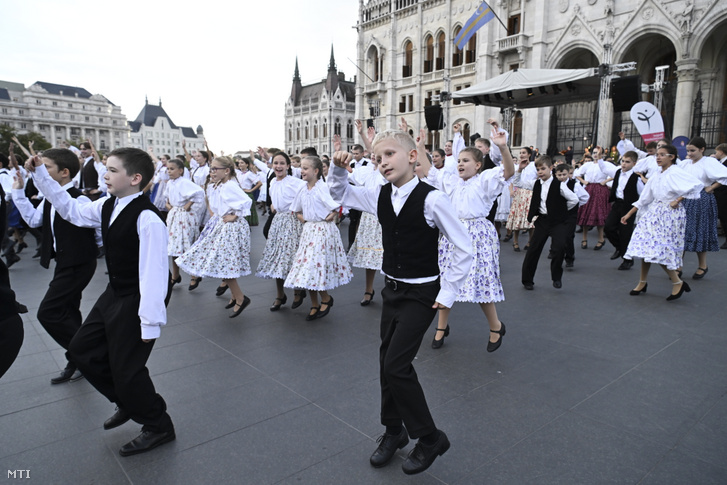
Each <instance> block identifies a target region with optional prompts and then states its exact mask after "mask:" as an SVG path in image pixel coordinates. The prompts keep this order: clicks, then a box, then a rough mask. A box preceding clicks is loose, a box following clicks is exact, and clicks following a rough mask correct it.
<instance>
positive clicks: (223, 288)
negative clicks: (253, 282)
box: [215, 285, 229, 296]
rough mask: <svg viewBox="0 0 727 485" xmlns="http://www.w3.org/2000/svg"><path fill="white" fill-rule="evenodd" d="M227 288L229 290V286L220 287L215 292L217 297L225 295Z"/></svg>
mask: <svg viewBox="0 0 727 485" xmlns="http://www.w3.org/2000/svg"><path fill="white" fill-rule="evenodd" d="M227 288H229V286H222V285H220V286H218V287H217V290H216V291H215V295H217V296H222V295H224V294H225V292H226V291H227Z"/></svg>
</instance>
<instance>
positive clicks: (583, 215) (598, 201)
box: [578, 183, 611, 226]
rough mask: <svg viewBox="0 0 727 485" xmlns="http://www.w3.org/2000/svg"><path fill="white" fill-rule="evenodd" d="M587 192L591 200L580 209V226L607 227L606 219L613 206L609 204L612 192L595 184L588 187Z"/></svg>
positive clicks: (603, 186)
mask: <svg viewBox="0 0 727 485" xmlns="http://www.w3.org/2000/svg"><path fill="white" fill-rule="evenodd" d="M586 192H588V195H589V196H590V198H589V199H588V202H586V203H585V204H584V205H582V206H581V207H580V208H579V209H578V225H579V226H604V225H606V218H607V217H608V213H609V212H610V211H611V204H610V203H609V202H608V198H609V196H610V195H611V190H610V189H609V188H608V187H607V186H605V185H601V184H596V183H593V184H588V185H586Z"/></svg>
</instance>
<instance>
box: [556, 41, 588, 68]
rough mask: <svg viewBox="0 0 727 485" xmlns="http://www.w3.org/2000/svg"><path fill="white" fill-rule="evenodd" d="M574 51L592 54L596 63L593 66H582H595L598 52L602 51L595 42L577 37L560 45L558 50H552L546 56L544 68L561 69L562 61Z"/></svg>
mask: <svg viewBox="0 0 727 485" xmlns="http://www.w3.org/2000/svg"><path fill="white" fill-rule="evenodd" d="M576 51H588V52H590V53H591V54H593V55H594V56H595V58H596V64H595V65H593V66H584V67H596V66H597V65H598V64H599V63H600V60H599V54H600V53H601V51H602V47H601V46H599V45H598V44H596V43H595V42H589V41H588V40H586V39H578V40H575V41H573V42H570V43H568V44H565V45H563V46H562V48H561V49H559V50H558V51H554V52H553V53H552V54H551V55H549V56H548V62H547V64H546V66H545V67H546V69H562V68H563V64H564V62H565V61H566V60H567V59H568V58H569V57H570V56H571V55H573V54H574V53H575V52H576Z"/></svg>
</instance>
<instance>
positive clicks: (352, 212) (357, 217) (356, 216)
mask: <svg viewBox="0 0 727 485" xmlns="http://www.w3.org/2000/svg"><path fill="white" fill-rule="evenodd" d="M359 222H361V211H357V210H356V209H349V211H348V247H349V249H350V248H351V246H353V241H354V240H355V239H356V233H357V232H358V224H359Z"/></svg>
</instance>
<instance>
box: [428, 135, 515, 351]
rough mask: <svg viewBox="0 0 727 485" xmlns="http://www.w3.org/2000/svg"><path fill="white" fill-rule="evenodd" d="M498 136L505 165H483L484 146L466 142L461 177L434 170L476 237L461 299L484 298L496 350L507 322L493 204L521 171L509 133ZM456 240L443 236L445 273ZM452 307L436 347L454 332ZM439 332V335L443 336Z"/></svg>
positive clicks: (442, 313) (443, 315)
mask: <svg viewBox="0 0 727 485" xmlns="http://www.w3.org/2000/svg"><path fill="white" fill-rule="evenodd" d="M425 136H426V132H425V131H424V130H422V131H421V132H420V136H419V140H418V145H419V149H418V150H417V152H418V153H420V154H424V153H425V151H424V137H425ZM492 141H493V142H494V143H495V144H497V146H498V147H499V148H500V150H501V151H502V157H503V158H502V165H501V166H499V167H497V168H493V169H490V170H485V171H483V170H482V169H483V167H484V160H483V157H482V152H481V151H480V150H478V149H476V148H465V149H463V150H462V151H460V152H459V163H458V165H457V169H458V170H457V172H458V174H459V177H456V176H454V175H453V174H452V175H449V174H446V173H443V172H442V171H437V172H435V173H434V180H432V182H433V185H434V186H435V187H438V188H439V189H440V190H443V191H444V192H445V193H446V194H447V195H448V196H449V198H450V199H451V200H452V205H453V206H454V208H455V210H456V211H457V216H458V217H459V219H460V220H461V221H462V223H463V224H464V225H465V227H466V228H467V233H468V234H469V236H470V239H471V241H472V255H473V256H474V261H473V263H472V267H471V268H470V272H469V275H468V276H467V281H466V283H465V284H464V285H463V286H462V287H461V288H460V290H459V293H458V294H457V299H456V301H465V302H472V303H479V305H480V307H481V308H482V311H483V312H484V314H485V317H486V318H487V321H488V323H489V325H490V339H489V342H488V343H487V351H488V352H494V351H495V350H497V349H498V348H499V347H500V344H502V337H504V336H505V324H504V323H502V322H501V321H500V320H499V318H498V317H497V309H496V308H495V302H498V301H503V300H504V299H505V294H504V293H503V291H502V283H501V282H500V261H499V258H500V242H499V239H498V237H497V232H496V231H495V226H494V225H493V224H492V223H491V222H490V221H489V220H487V216H488V214H489V213H490V209H491V208H492V204H493V202H494V200H495V199H496V198H497V195H498V194H499V193H500V192H502V190H503V189H504V188H505V187H506V184H507V180H508V179H509V178H510V177H512V175H513V174H514V173H515V165H514V164H513V160H512V157H511V156H510V151H509V150H508V148H507V144H506V143H507V138H506V136H505V133H504V132H498V133H494V132H493V135H492ZM419 162H420V163H421V164H422V167H423V171H424V172H426V173H428V160H427V159H426V157H419ZM452 248H453V246H452V244H451V243H450V242H449V241H448V240H447V238H446V237H444V236H442V237H441V239H440V240H439V255H440V256H439V267H440V270H441V272H442V275H445V274H446V273H447V271H449V270H450V267H451V264H452V260H451V254H452ZM450 311H451V309H450V308H440V309H439V322H438V324H437V331H436V333H435V335H434V340H433V341H432V348H434V349H438V348H440V347H441V346H442V345H443V344H444V337H446V336H447V335H449V325H448V319H449V313H450ZM437 337H439V338H437Z"/></svg>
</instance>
